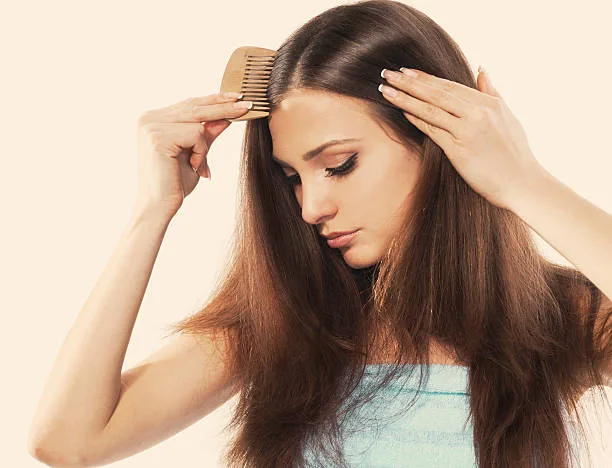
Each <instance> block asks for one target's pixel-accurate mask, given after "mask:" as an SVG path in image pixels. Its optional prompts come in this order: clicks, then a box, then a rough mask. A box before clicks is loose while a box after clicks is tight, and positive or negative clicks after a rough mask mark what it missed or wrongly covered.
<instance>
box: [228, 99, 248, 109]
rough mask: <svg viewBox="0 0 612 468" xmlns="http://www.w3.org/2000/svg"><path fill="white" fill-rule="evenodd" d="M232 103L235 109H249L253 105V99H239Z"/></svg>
mask: <svg viewBox="0 0 612 468" xmlns="http://www.w3.org/2000/svg"><path fill="white" fill-rule="evenodd" d="M233 105H234V107H235V108H236V109H245V108H246V109H250V108H251V107H253V101H240V102H235V103H234V104H233Z"/></svg>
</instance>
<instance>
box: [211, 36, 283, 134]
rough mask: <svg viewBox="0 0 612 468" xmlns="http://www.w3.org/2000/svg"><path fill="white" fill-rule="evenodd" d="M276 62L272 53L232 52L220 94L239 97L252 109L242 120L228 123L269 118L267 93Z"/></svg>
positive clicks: (254, 50)
mask: <svg viewBox="0 0 612 468" xmlns="http://www.w3.org/2000/svg"><path fill="white" fill-rule="evenodd" d="M275 58H276V51H275V50H272V49H264V48H262V47H251V46H245V47H239V48H237V49H236V50H234V52H233V53H232V55H231V57H230V59H229V61H228V63H227V66H226V67H225V73H224V74H223V80H222V82H221V91H222V92H225V91H234V92H239V93H242V94H243V100H245V101H253V107H252V108H251V109H249V110H248V111H247V112H246V113H245V114H243V115H242V116H240V117H238V118H236V119H227V120H229V121H232V122H233V121H237V120H250V119H258V118H262V117H266V116H268V115H269V113H270V103H269V102H268V101H267V97H266V91H267V88H268V84H269V81H270V74H271V72H272V66H273V64H274V60H275Z"/></svg>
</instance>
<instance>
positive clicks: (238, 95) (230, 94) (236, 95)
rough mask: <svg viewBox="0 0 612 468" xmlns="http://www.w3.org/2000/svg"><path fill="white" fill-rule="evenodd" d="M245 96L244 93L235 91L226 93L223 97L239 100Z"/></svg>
mask: <svg viewBox="0 0 612 468" xmlns="http://www.w3.org/2000/svg"><path fill="white" fill-rule="evenodd" d="M242 96H243V94H242V93H236V92H234V91H225V92H224V93H223V97H225V98H237V99H242Z"/></svg>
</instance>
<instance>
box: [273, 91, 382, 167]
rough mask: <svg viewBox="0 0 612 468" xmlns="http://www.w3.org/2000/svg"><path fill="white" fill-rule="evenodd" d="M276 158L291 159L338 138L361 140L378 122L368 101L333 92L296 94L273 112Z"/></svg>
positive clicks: (303, 92)
mask: <svg viewBox="0 0 612 468" xmlns="http://www.w3.org/2000/svg"><path fill="white" fill-rule="evenodd" d="M268 125H269V128H270V134H271V136H272V144H273V147H274V154H276V155H278V156H279V157H281V158H287V157H291V155H292V154H295V153H296V151H301V152H303V151H302V150H304V151H307V150H309V149H311V148H314V147H315V146H317V145H319V144H321V143H323V142H325V141H328V140H332V139H335V138H347V137H360V136H361V135H363V134H364V133H367V132H371V131H373V128H374V127H376V124H375V121H374V120H373V119H372V118H371V117H370V116H369V114H368V108H367V105H366V104H365V102H364V101H362V100H360V99H356V98H352V97H347V96H343V95H339V94H336V93H332V92H329V91H313V90H295V91H292V92H291V93H289V94H287V96H286V97H285V98H284V99H283V100H282V101H281V102H280V103H279V104H278V105H277V106H276V107H275V108H274V110H273V111H271V112H270V115H269V116H268Z"/></svg>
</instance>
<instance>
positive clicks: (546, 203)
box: [509, 168, 612, 298]
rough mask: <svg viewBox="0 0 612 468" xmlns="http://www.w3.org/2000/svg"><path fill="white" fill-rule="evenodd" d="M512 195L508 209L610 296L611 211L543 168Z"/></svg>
mask: <svg viewBox="0 0 612 468" xmlns="http://www.w3.org/2000/svg"><path fill="white" fill-rule="evenodd" d="M512 198H513V199H512V201H511V202H510V203H509V205H510V207H511V210H512V211H513V212H514V213H515V214H517V215H518V216H519V217H520V218H522V219H523V220H524V221H525V222H526V223H527V224H528V225H529V226H530V227H531V228H532V229H533V230H534V231H535V232H537V233H538V235H539V236H540V237H542V238H543V239H544V240H545V241H546V242H548V243H549V244H550V245H551V246H552V247H554V248H555V249H556V250H557V251H558V252H559V253H560V254H561V255H563V256H564V257H565V258H566V259H567V260H568V261H570V262H571V263H572V264H573V265H574V266H575V267H576V268H577V269H578V270H580V272H581V273H583V274H584V275H585V276H586V277H587V278H589V280H591V281H592V282H593V283H594V284H595V285H596V286H597V287H598V288H599V289H600V290H601V291H602V292H603V294H604V295H606V296H607V297H609V298H612V215H610V214H608V213H606V212H605V211H603V210H602V209H600V208H598V207H597V206H595V205H594V204H592V203H590V202H589V201H588V200H585V199H584V198H582V197H581V196H580V195H578V194H577V193H576V192H574V191H572V190H571V189H570V188H569V187H568V186H566V185H565V184H563V183H562V182H561V181H559V180H558V179H556V178H555V177H553V176H552V174H550V173H549V172H548V171H546V170H544V169H543V168H542V170H541V171H540V172H537V173H535V174H534V176H533V177H532V178H531V179H530V180H528V181H526V183H525V184H524V185H523V186H522V187H521V188H520V189H518V190H516V191H515V195H514V196H513V197H512Z"/></svg>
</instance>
